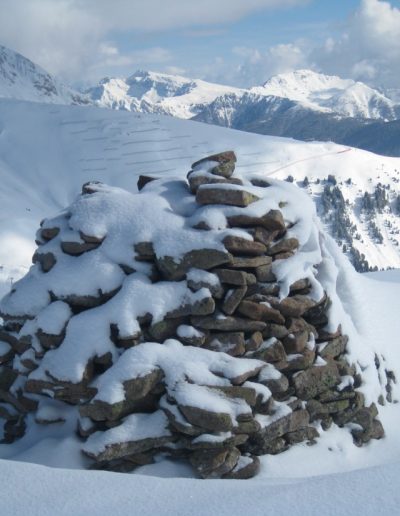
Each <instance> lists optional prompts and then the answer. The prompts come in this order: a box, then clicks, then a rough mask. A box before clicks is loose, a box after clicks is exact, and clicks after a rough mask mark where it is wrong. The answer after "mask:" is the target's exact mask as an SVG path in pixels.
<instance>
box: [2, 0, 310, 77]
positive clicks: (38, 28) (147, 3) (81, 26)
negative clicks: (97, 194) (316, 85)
mask: <svg viewBox="0 0 400 516" xmlns="http://www.w3.org/2000/svg"><path fill="white" fill-rule="evenodd" d="M307 1H309V0H218V1H215V0H202V1H190V0H1V16H0V34H1V40H2V41H1V42H2V43H3V44H5V45H7V46H9V47H11V48H13V49H15V50H18V51H19V52H21V53H22V54H24V55H26V56H27V57H30V58H31V59H32V60H34V61H36V62H38V63H39V64H41V65H42V66H43V67H45V68H47V69H48V70H49V71H51V72H53V73H56V74H60V75H63V76H64V77H68V78H77V77H80V75H81V74H82V73H85V72H87V71H88V70H89V71H90V70H93V69H99V68H101V63H103V62H104V57H105V55H107V52H108V55H109V56H112V55H114V56H116V55H117V54H118V57H119V59H120V64H121V63H122V61H124V60H125V61H126V62H127V63H128V62H129V61H130V59H132V60H133V61H134V60H135V56H132V55H131V56H129V55H128V56H120V55H119V52H118V51H117V52H114V51H113V50H112V49H113V45H112V44H111V45H110V44H107V41H108V40H109V39H111V38H110V35H111V34H112V33H114V34H115V33H118V32H119V31H136V32H146V31H147V32H148V31H159V30H166V29H175V28H176V29H177V28H190V27H193V26H196V27H197V28H198V27H199V26H200V27H201V26H207V25H213V24H218V25H220V24H224V23H229V22H232V21H236V20H238V19H240V18H241V17H243V16H245V15H247V14H249V13H252V12H254V11H257V10H261V9H266V8H282V7H289V6H292V5H297V4H304V3H307ZM114 47H115V46H114ZM112 52H114V54H113V53H112ZM147 52H150V53H151V52H153V54H152V55H153V56H154V55H155V53H154V50H152V49H149V50H148V51H147ZM159 57H160V61H159V62H165V55H164V54H163V53H162V52H160V53H159ZM150 62H154V63H156V62H157V60H156V59H154V57H153V61H150Z"/></svg>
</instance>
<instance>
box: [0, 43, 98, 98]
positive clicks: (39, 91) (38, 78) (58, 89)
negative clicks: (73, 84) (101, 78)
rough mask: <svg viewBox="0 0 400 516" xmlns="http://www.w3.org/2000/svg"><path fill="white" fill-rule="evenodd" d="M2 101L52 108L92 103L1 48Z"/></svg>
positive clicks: (24, 59) (17, 55) (23, 59)
mask: <svg viewBox="0 0 400 516" xmlns="http://www.w3.org/2000/svg"><path fill="white" fill-rule="evenodd" d="M0 97H5V98H13V99H20V100H30V101H32V102H49V103H51V104H88V103H89V102H90V100H89V99H88V98H87V97H86V96H85V95H82V94H81V93H78V92H75V91H73V90H72V89H71V88H69V87H67V86H65V85H64V84H62V83H61V82H60V81H58V80H57V79H56V78H54V77H53V76H51V75H50V74H49V73H48V72H46V71H45V70H43V68H41V67H40V66H38V65H37V64H35V63H33V62H32V61H30V60H29V59H27V58H26V57H24V56H22V55H21V54H18V53H17V52H14V51H13V50H10V49H8V48H6V47H3V46H1V45H0Z"/></svg>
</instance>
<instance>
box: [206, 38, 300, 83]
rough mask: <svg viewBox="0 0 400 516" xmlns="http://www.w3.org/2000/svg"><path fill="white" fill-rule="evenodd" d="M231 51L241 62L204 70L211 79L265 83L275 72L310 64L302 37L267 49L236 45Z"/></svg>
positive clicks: (287, 70)
mask: <svg viewBox="0 0 400 516" xmlns="http://www.w3.org/2000/svg"><path fill="white" fill-rule="evenodd" d="M232 52H233V54H234V56H236V57H239V58H240V61H241V62H240V63H238V64H236V66H232V64H231V63H228V62H225V61H222V62H220V63H219V66H218V67H210V68H209V69H208V70H207V71H206V72H205V74H206V76H207V78H208V79H210V80H213V81H216V82H227V83H229V84H235V85H236V86H240V87H249V86H255V85H259V84H263V83H264V82H265V81H266V80H267V79H268V78H269V77H271V76H272V75H276V74H278V73H284V72H289V71H291V70H296V69H298V68H304V67H309V66H310V63H309V59H308V55H307V48H306V46H305V45H304V44H303V42H302V41H297V42H296V43H289V44H280V45H274V46H272V47H269V48H268V49H267V50H265V51H261V50H259V49H256V48H248V47H235V48H233V50H232Z"/></svg>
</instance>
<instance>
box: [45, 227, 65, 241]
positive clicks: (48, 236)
mask: <svg viewBox="0 0 400 516" xmlns="http://www.w3.org/2000/svg"><path fill="white" fill-rule="evenodd" d="M59 232H60V228H57V227H50V228H42V229H41V230H40V236H41V237H42V238H43V240H47V241H48V240H53V238H55V237H56V236H57V235H58V234H59Z"/></svg>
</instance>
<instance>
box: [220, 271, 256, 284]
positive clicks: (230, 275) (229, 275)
mask: <svg viewBox="0 0 400 516" xmlns="http://www.w3.org/2000/svg"><path fill="white" fill-rule="evenodd" d="M213 273H214V274H216V275H217V276H218V278H219V280H220V282H221V283H228V284H229V285H237V286H243V285H252V284H255V283H256V281H257V280H256V277H255V276H254V275H253V274H249V273H247V272H243V271H235V270H230V269H215V270H213Z"/></svg>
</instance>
